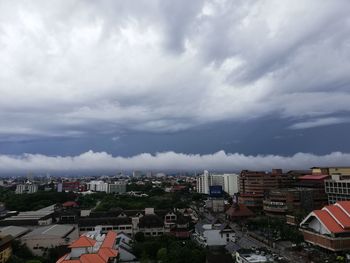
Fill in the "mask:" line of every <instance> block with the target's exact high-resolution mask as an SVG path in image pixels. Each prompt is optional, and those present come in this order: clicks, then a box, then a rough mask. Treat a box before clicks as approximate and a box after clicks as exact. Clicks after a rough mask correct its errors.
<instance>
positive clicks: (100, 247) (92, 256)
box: [57, 228, 118, 263]
mask: <svg viewBox="0 0 350 263" xmlns="http://www.w3.org/2000/svg"><path fill="white" fill-rule="evenodd" d="M116 239H117V233H115V232H114V231H108V233H107V234H106V235H105V234H101V231H100V229H99V228H96V230H95V231H91V232H88V233H86V234H84V235H83V236H81V237H80V238H79V239H77V240H76V241H74V242H73V243H72V244H71V245H70V246H69V248H71V253H68V254H66V255H64V256H63V257H61V258H60V259H59V260H58V261H57V263H107V262H111V261H110V260H111V259H115V258H116V257H117V256H118V250H117V249H116ZM80 248H87V249H85V250H81V249H80ZM113 262H114V261H113Z"/></svg>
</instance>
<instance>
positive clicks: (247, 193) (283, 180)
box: [239, 169, 295, 209]
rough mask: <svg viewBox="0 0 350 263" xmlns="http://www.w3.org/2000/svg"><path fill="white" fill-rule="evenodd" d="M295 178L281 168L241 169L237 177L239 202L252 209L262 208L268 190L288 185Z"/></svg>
mask: <svg viewBox="0 0 350 263" xmlns="http://www.w3.org/2000/svg"><path fill="white" fill-rule="evenodd" d="M294 181H295V179H294V178H293V176H291V175H289V174H283V173H282V170H280V169H274V170H272V172H270V173H267V172H264V171H248V170H243V171H242V172H241V174H240V177H239V193H240V196H239V203H240V204H244V205H245V206H247V207H249V208H252V209H262V208H263V200H264V198H265V196H267V194H268V192H269V191H270V190H273V189H277V188H284V187H290V186H291V185H293V183H294Z"/></svg>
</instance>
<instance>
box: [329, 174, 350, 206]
mask: <svg viewBox="0 0 350 263" xmlns="http://www.w3.org/2000/svg"><path fill="white" fill-rule="evenodd" d="M325 191H326V194H327V196H328V203H329V204H334V203H336V202H338V201H349V200H350V175H342V174H332V175H331V178H330V179H328V180H325Z"/></svg>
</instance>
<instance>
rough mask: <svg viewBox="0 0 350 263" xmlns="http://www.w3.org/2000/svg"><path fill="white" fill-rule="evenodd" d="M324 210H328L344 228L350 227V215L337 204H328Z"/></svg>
mask: <svg viewBox="0 0 350 263" xmlns="http://www.w3.org/2000/svg"><path fill="white" fill-rule="evenodd" d="M322 210H326V211H328V212H329V214H330V215H331V216H332V217H333V218H334V219H335V221H336V222H337V223H338V224H340V226H341V227H342V228H344V229H349V228H350V217H349V216H348V215H347V214H346V213H345V212H344V211H343V210H342V209H341V208H340V207H339V206H337V205H328V206H326V207H324V208H323V209H322Z"/></svg>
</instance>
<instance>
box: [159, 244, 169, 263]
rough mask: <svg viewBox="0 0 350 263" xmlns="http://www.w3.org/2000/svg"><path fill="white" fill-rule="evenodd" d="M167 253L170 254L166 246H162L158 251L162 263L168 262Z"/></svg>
mask: <svg viewBox="0 0 350 263" xmlns="http://www.w3.org/2000/svg"><path fill="white" fill-rule="evenodd" d="M167 254H168V251H167V249H166V248H165V247H162V248H160V249H159V250H158V252H157V260H158V261H160V262H162V263H165V262H168V255H167Z"/></svg>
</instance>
